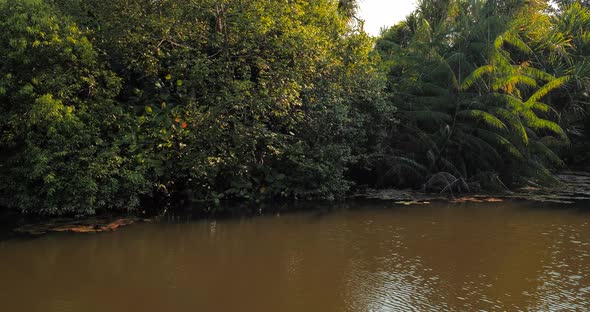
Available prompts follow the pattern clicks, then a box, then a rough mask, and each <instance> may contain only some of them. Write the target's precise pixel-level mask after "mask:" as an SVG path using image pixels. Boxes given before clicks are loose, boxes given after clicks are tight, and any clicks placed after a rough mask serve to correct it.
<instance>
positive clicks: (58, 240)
mask: <svg viewBox="0 0 590 312" xmlns="http://www.w3.org/2000/svg"><path fill="white" fill-rule="evenodd" d="M349 206H351V208H350V209H336V210H331V211H327V210H322V211H321V212H307V213H300V214H288V215H281V216H266V217H257V218H248V219H239V220H225V221H216V222H215V221H195V222H187V221H183V222H180V221H178V220H177V221H176V222H161V223H152V224H138V225H133V226H130V227H127V228H124V229H122V230H119V231H117V232H115V233H103V234H91V235H83V234H82V235H76V234H63V235H62V234H59V235H49V236H44V237H41V238H38V239H32V240H22V239H19V240H4V241H0V278H1V282H0V310H1V311H48V312H52V311H55V312H66V311H108V312H114V311H158V312H160V311H232V312H233V311H256V312H264V311H273V312H274V311H441V310H452V311H478V310H486V311H506V310H508V311H518V310H524V311H559V310H563V311H576V310H578V311H588V310H590V214H589V213H585V212H584V209H583V208H584V207H577V208H567V207H551V208H547V207H538V206H536V205H534V204H522V203H519V204H516V203H500V204H480V205H473V204H462V205H460V204H457V205H446V204H436V205H431V206H420V207H403V208H402V207H394V206H393V205H392V204H388V203H372V204H368V203H356V204H349Z"/></svg>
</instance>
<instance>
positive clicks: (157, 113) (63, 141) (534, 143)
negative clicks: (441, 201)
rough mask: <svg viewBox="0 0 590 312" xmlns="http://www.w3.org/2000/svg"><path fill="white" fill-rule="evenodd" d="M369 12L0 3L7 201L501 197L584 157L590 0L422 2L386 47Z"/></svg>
mask: <svg viewBox="0 0 590 312" xmlns="http://www.w3.org/2000/svg"><path fill="white" fill-rule="evenodd" d="M357 9H358V3H357V1H348V0H346V1H344V0H314V1H287V2H284V1H265V0H249V1H246V0H167V1H153V0H128V1H118V0H0V26H2V27H3V29H4V31H3V32H2V33H1V34H0V55H2V57H0V130H1V131H0V160H1V163H0V206H3V207H7V208H10V209H17V210H19V211H21V212H24V213H31V214H48V215H61V214H73V215H89V214H95V213H97V212H103V211H108V210H115V211H127V210H134V209H136V208H138V207H140V206H141V205H142V204H143V203H146V202H150V201H154V200H158V199H159V198H162V197H168V196H172V197H173V198H182V200H190V201H195V202H200V203H203V204H205V205H204V206H206V207H214V206H215V205H218V204H219V203H220V202H221V201H223V200H239V201H246V202H249V203H253V204H257V203H260V202H261V201H266V200H276V199H283V198H284V199H296V198H301V199H311V198H323V199H333V198H339V197H342V196H344V195H345V194H346V193H347V192H350V191H351V190H352V189H354V188H359V187H364V186H366V187H414V188H423V189H425V190H431V191H434V190H436V191H442V192H446V191H452V192H454V191H477V190H479V189H481V188H485V189H501V188H506V187H511V186H514V185H522V184H527V183H534V184H538V183H551V182H552V181H554V179H553V176H552V170H553V169H554V168H558V167H560V166H564V165H565V162H564V159H565V160H567V161H569V162H570V163H572V164H575V163H580V162H582V161H583V160H584V159H585V158H584V157H583V156H579V155H590V152H588V151H587V150H585V147H586V146H587V144H586V142H587V137H586V135H585V132H584V130H586V128H587V127H588V126H590V119H589V118H587V117H586V116H587V114H586V112H587V104H588V100H589V95H588V94H589V93H590V78H589V77H590V61H589V60H588V55H589V54H588V53H589V52H590V50H589V49H590V34H589V33H588V29H590V27H589V26H590V11H589V8H588V3H587V2H586V1H558V4H557V6H556V5H551V4H550V3H549V2H548V1H543V0H534V1H522V0H512V1H494V0H474V1H472V0H470V1H467V0H444V1H440V0H421V1H419V2H418V7H417V10H416V11H415V12H414V13H412V14H411V15H410V16H408V17H407V19H406V20H404V21H402V22H400V23H398V24H397V25H394V26H392V27H390V28H388V29H386V30H385V31H384V32H383V33H382V35H381V36H380V37H379V38H371V37H370V36H368V35H367V34H366V33H365V32H364V31H363V23H362V21H360V20H359V19H358V17H357V14H356V12H357ZM571 146H574V149H573V150H575V155H578V156H575V157H574V156H572V155H574V153H572V148H570V147H571Z"/></svg>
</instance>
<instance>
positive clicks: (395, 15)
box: [359, 0, 416, 36]
mask: <svg viewBox="0 0 590 312" xmlns="http://www.w3.org/2000/svg"><path fill="white" fill-rule="evenodd" d="M359 2H360V16H361V18H362V19H364V20H365V31H366V32H368V33H369V34H371V35H373V36H377V35H379V30H380V29H381V27H383V26H392V25H394V24H396V23H397V22H399V21H401V20H403V19H404V18H405V17H406V16H407V15H408V14H410V13H411V12H412V11H414V8H415V7H416V5H415V2H416V1H415V0H359Z"/></svg>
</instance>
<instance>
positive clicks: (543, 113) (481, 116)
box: [376, 0, 590, 191]
mask: <svg viewBox="0 0 590 312" xmlns="http://www.w3.org/2000/svg"><path fill="white" fill-rule="evenodd" d="M589 13H590V12H589V11H588V9H584V8H583V7H582V6H581V5H580V4H578V3H574V4H566V5H562V6H560V7H559V8H558V9H557V10H555V9H554V7H552V6H550V5H549V4H548V2H546V1H516V0H515V1H491V0H489V1H461V0H448V1H419V5H418V9H417V11H416V12H414V13H413V14H412V15H410V16H409V17H408V18H407V19H406V20H405V21H404V22H401V23H400V24H398V25H396V26H393V27H391V28H389V29H387V30H386V31H385V32H384V33H383V36H382V38H380V39H379V42H378V43H377V47H376V50H377V51H378V53H379V54H380V55H381V57H382V58H383V63H382V65H381V66H382V68H383V69H384V70H385V71H386V73H387V76H388V86H387V91H388V93H389V94H390V96H391V102H392V103H394V104H395V105H397V106H399V108H400V112H399V114H398V115H397V118H399V120H400V121H399V122H398V123H396V124H392V125H391V128H390V129H389V133H388V137H387V138H386V140H385V141H384V146H383V152H382V154H383V157H380V159H379V160H380V164H379V165H380V166H381V167H385V168H386V169H388V170H381V172H384V174H383V175H382V176H381V177H380V180H381V181H382V183H385V184H394V185H395V184H400V183H402V184H414V185H415V184H416V183H424V181H426V183H425V185H424V186H425V187H426V188H427V189H433V190H445V191H449V190H459V191H461V190H463V191H464V190H474V189H475V190H478V189H480V188H482V187H484V188H488V189H489V188H496V189H498V188H505V187H506V185H508V186H510V185H514V184H522V183H551V182H555V181H554V179H553V178H552V175H551V173H550V171H549V170H548V169H549V168H554V167H555V166H563V165H564V163H563V161H562V160H561V158H560V157H559V156H558V154H559V152H560V151H561V152H563V151H565V150H567V147H568V145H569V144H570V137H571V136H572V135H573V132H575V131H574V128H575V127H577V126H579V125H580V121H581V120H580V116H583V115H584V114H585V112H586V110H587V109H586V107H585V105H587V102H588V92H587V91H588V87H589V86H590V84H589V83H588V82H589V81H588V68H587V66H588V51H587V45H588V43H589V42H590V41H589V39H590V37H589V35H590V34H589V33H588V30H589V28H588V27H587V24H586V23H587V19H588V18H589V17H590V14H589ZM578 139H579V138H578ZM580 141H582V142H587V140H586V139H580Z"/></svg>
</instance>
